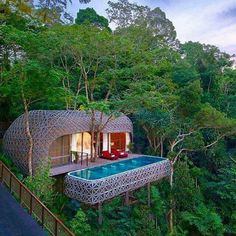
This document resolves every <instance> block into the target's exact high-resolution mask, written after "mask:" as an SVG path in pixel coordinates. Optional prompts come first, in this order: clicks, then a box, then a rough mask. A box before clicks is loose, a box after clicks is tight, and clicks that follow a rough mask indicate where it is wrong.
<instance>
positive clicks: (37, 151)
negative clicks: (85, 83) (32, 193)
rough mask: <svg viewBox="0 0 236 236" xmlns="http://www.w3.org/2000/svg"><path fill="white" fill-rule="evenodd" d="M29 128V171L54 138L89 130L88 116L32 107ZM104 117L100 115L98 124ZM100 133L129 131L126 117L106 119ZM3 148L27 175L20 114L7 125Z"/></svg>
mask: <svg viewBox="0 0 236 236" xmlns="http://www.w3.org/2000/svg"><path fill="white" fill-rule="evenodd" d="M29 119H30V131H31V134H32V136H33V142H34V146H33V171H34V170H35V168H36V167H37V166H38V165H39V164H40V163H41V162H42V161H43V160H45V159H46V158H47V157H48V153H49V147H50V145H51V143H52V142H53V141H54V140H56V139H57V138H59V137H61V136H63V135H67V134H74V133H79V132H86V131H90V129H91V128H90V127H91V116H90V115H89V114H87V113H85V112H81V111H72V110H66V111H52V110H51V111H50V110H35V111H30V112H29ZM107 119H108V117H107V116H105V115H103V117H102V123H104V124H105V123H106V122H107ZM100 121H101V120H100V113H97V114H96V122H97V123H98V122H100ZM103 132H104V133H112V132H130V133H132V132H133V126H132V122H131V121H130V119H129V118H128V117H127V116H124V115H122V116H120V117H118V118H116V119H113V120H110V121H109V122H108V124H107V125H106V126H105V129H104V131H103ZM3 150H4V151H5V153H6V154H7V155H8V156H9V157H11V158H12V160H13V162H14V163H15V164H16V165H17V166H18V167H19V168H20V169H21V170H22V171H23V172H24V173H25V174H28V160H27V156H28V150H29V141H28V139H27V136H26V129H25V124H24V115H21V116H20V117H18V118H17V119H16V120H15V121H14V122H13V123H12V124H11V126H10V127H9V128H8V130H7V132H6V133H5V135H4V137H3Z"/></svg>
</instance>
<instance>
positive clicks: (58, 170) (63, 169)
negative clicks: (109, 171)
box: [50, 154, 142, 176]
mask: <svg viewBox="0 0 236 236" xmlns="http://www.w3.org/2000/svg"><path fill="white" fill-rule="evenodd" d="M141 155H142V154H129V156H128V158H123V159H122V158H119V159H118V160H114V161H110V160H106V159H102V158H98V159H97V160H96V162H90V161H89V164H88V166H87V165H86V161H85V160H84V161H83V163H82V165H81V163H77V164H74V163H71V164H68V165H63V166H57V167H53V168H51V173H50V174H51V176H56V175H62V174H66V173H68V172H70V171H74V170H81V169H85V168H89V167H94V166H100V165H104V164H108V163H114V162H117V161H121V160H125V159H126V160H127V159H129V158H134V157H138V156H141Z"/></svg>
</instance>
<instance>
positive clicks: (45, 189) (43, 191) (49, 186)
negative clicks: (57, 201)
mask: <svg viewBox="0 0 236 236" xmlns="http://www.w3.org/2000/svg"><path fill="white" fill-rule="evenodd" d="M50 168H51V167H50V164H49V163H41V165H39V166H38V167H37V169H36V172H35V174H34V176H28V177H27V178H26V179H25V180H24V183H25V185H26V186H27V187H28V188H29V189H30V190H31V191H32V192H33V193H34V194H35V195H36V196H37V197H38V198H39V199H40V200H41V201H42V202H43V203H45V204H46V205H47V206H49V207H52V206H53V200H54V197H55V192H54V188H53V185H54V183H55V179H54V178H52V177H50Z"/></svg>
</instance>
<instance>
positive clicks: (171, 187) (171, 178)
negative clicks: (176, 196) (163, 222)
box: [169, 162, 174, 234]
mask: <svg viewBox="0 0 236 236" xmlns="http://www.w3.org/2000/svg"><path fill="white" fill-rule="evenodd" d="M170 170H171V171H170V191H171V196H170V219H169V227H170V234H172V233H173V195H172V191H173V175H174V165H173V163H172V162H171V169H170Z"/></svg>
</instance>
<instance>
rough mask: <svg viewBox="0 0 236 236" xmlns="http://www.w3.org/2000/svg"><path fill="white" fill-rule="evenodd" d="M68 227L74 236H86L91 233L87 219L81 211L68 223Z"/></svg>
mask: <svg viewBox="0 0 236 236" xmlns="http://www.w3.org/2000/svg"><path fill="white" fill-rule="evenodd" d="M70 227H71V229H72V230H73V232H74V233H75V235H76V236H80V235H81V236H83V235H88V234H89V233H90V232H91V227H90V225H89V224H88V223H87V217H86V215H85V213H84V212H83V211H82V210H81V209H79V210H78V211H77V213H76V215H75V217H74V218H73V219H72V220H71V221H70Z"/></svg>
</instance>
